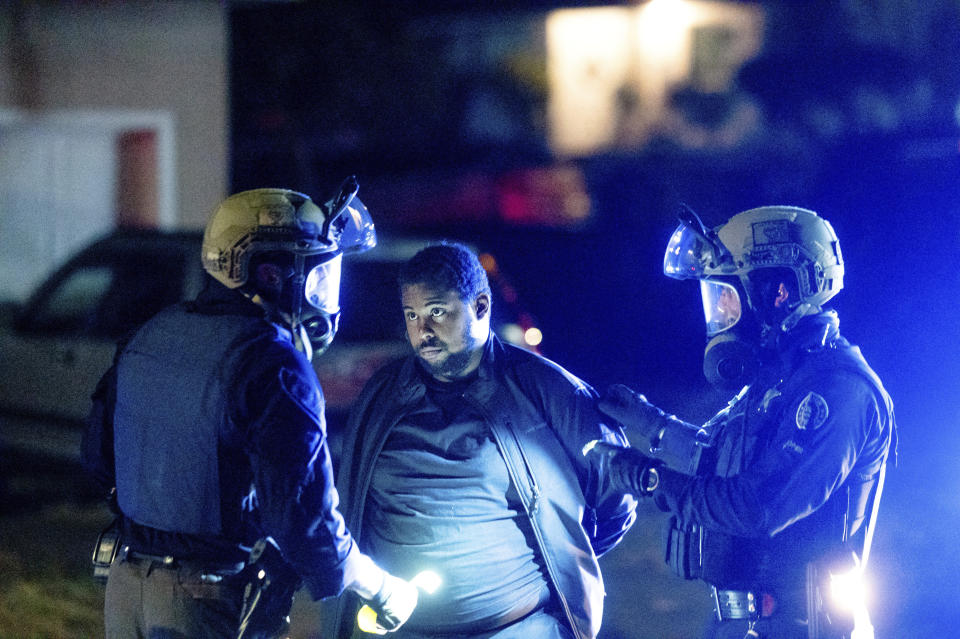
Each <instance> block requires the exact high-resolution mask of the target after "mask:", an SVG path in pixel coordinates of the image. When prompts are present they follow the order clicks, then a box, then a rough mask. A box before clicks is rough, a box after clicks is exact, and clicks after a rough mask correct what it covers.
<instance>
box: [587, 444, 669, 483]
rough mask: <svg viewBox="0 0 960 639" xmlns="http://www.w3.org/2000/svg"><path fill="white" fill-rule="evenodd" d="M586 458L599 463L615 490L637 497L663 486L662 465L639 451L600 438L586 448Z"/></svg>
mask: <svg viewBox="0 0 960 639" xmlns="http://www.w3.org/2000/svg"><path fill="white" fill-rule="evenodd" d="M583 455H584V457H586V458H588V459H591V458H593V459H594V460H598V461H599V463H600V467H601V469H602V471H601V472H605V473H606V476H607V478H608V479H609V480H610V483H611V484H612V485H613V486H614V488H616V489H618V490H620V491H622V492H627V493H633V494H634V495H638V496H645V495H650V494H651V493H653V491H654V490H656V488H657V486H658V485H659V483H660V471H659V467H660V463H659V462H658V461H657V460H655V459H651V458H650V457H647V456H646V455H644V454H643V453H641V452H640V451H639V450H637V449H636V448H627V447H624V446H615V445H613V444H608V443H606V442H604V441H601V440H599V439H595V440H593V441H591V442H589V443H588V444H587V445H586V446H584V447H583Z"/></svg>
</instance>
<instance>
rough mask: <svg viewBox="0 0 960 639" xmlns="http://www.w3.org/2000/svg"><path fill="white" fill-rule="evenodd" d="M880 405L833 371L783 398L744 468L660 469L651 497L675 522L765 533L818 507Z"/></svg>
mask: <svg viewBox="0 0 960 639" xmlns="http://www.w3.org/2000/svg"><path fill="white" fill-rule="evenodd" d="M879 415H880V412H879V410H878V407H877V405H876V400H875V398H874V396H873V393H872V391H871V390H870V388H869V387H868V386H867V384H866V382H865V381H863V380H861V379H859V378H858V377H857V376H855V375H852V374H851V375H847V374H842V375H835V376H831V377H830V378H829V379H825V380H820V381H819V382H815V383H812V384H810V385H809V386H808V387H807V388H806V389H805V390H804V391H801V392H799V393H797V394H796V396H794V397H792V398H791V399H790V400H789V401H788V403H786V404H785V406H784V410H783V411H782V413H781V415H780V416H779V419H778V422H777V423H776V424H775V425H773V427H774V428H776V431H775V433H774V434H773V436H772V438H771V439H770V441H769V442H768V443H767V445H765V446H764V447H763V451H762V452H761V453H760V455H759V456H758V457H757V459H755V461H754V462H753V463H751V465H750V466H749V467H747V468H746V470H745V471H743V472H741V473H739V474H737V475H734V476H731V477H716V476H706V477H695V478H694V477H689V476H687V475H684V474H681V473H677V472H674V471H670V470H663V471H662V473H661V477H660V482H661V483H660V489H659V490H658V494H657V497H656V498H657V504H658V505H659V506H660V507H661V508H662V509H664V510H669V511H671V512H673V513H675V514H676V515H677V516H678V517H679V518H680V519H681V521H684V522H686V523H697V524H700V525H702V526H705V527H708V528H712V529H716V530H719V531H722V532H725V533H728V534H731V535H737V536H742V537H763V536H772V535H775V534H776V533H778V532H779V531H781V530H783V529H784V528H786V527H787V526H789V525H791V524H792V523H794V522H796V521H797V520H799V519H802V518H804V517H806V516H808V515H810V514H811V513H813V512H814V511H815V510H817V509H818V508H820V507H821V506H822V505H823V504H824V503H825V502H826V501H827V499H828V498H829V497H830V496H831V495H832V494H833V493H834V491H835V490H837V489H838V488H839V487H840V486H841V484H842V483H843V482H844V481H845V479H846V478H847V476H848V475H849V474H850V472H851V470H852V469H853V466H854V463H855V462H856V460H857V457H858V455H859V453H860V451H861V450H862V449H863V447H864V445H865V443H866V441H867V438H868V434H869V433H870V432H871V429H875V428H876V426H877V424H878V423H879Z"/></svg>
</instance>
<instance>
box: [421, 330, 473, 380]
mask: <svg viewBox="0 0 960 639" xmlns="http://www.w3.org/2000/svg"><path fill="white" fill-rule="evenodd" d="M463 344H464V348H463V349H462V350H460V351H458V352H456V353H451V352H450V351H449V350H447V344H446V342H442V341H440V340H439V339H437V338H436V337H434V338H432V339H430V340H427V341H425V342H423V343H422V344H420V348H424V347H440V348H442V349H443V351H444V352H445V353H446V355H447V356H446V357H444V358H443V359H441V360H438V361H435V362H429V361H427V360H425V359H424V358H423V357H420V362H421V363H422V364H423V365H424V367H426V369H427V370H428V371H429V372H430V374H431V375H433V376H434V377H445V378H447V379H455V378H457V377H460V376H461V374H462V372H463V370H464V369H465V368H467V366H469V365H470V360H471V359H472V358H473V355H474V353H475V352H476V349H477V345H478V340H476V339H475V338H474V337H473V336H472V335H470V332H469V329H465V330H464V334H463ZM418 357H419V349H418Z"/></svg>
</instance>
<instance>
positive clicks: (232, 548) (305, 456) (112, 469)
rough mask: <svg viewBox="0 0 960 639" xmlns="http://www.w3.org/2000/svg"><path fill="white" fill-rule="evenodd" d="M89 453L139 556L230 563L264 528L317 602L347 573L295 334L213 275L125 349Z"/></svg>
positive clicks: (309, 382) (319, 400)
mask: <svg viewBox="0 0 960 639" xmlns="http://www.w3.org/2000/svg"><path fill="white" fill-rule="evenodd" d="M93 399H94V406H93V411H92V412H91V415H90V418H89V420H88V430H87V433H86V436H85V440H84V452H83V459H84V463H85V465H86V467H87V468H88V470H90V471H91V472H92V473H93V474H94V476H95V477H96V478H98V479H99V481H100V482H101V483H102V484H103V485H104V487H105V488H110V487H112V486H116V487H117V495H118V502H119V506H120V509H121V511H122V512H123V515H124V522H123V523H124V532H125V539H124V542H125V543H126V544H129V545H130V546H131V548H132V549H133V550H135V551H139V552H142V553H148V554H154V555H172V556H174V557H178V558H183V559H191V560H198V561H202V562H211V563H224V562H228V561H231V562H235V561H237V560H238V559H241V560H242V559H244V558H246V555H247V553H248V552H249V549H250V546H251V545H252V543H253V542H254V541H255V540H256V539H257V538H258V537H261V536H266V535H269V536H272V537H273V538H274V539H275V540H276V541H277V543H278V544H279V545H280V547H281V549H282V551H283V552H284V555H285V557H286V558H287V560H288V561H289V562H290V563H291V564H292V565H293V566H294V567H295V568H296V569H297V572H298V573H300V575H301V576H302V577H303V579H304V583H305V585H306V586H307V587H308V588H309V589H310V592H311V594H312V595H313V596H314V597H315V598H321V597H328V596H333V595H337V594H339V593H340V592H341V591H342V590H343V588H344V587H345V585H346V584H348V583H349V582H350V580H351V579H352V575H351V574H348V573H349V568H348V562H347V556H348V554H349V552H350V550H351V548H352V547H353V540H352V538H351V536H350V534H349V532H348V531H347V530H346V529H345V528H344V526H343V519H342V517H341V515H340V513H339V511H338V510H337V505H338V496H337V493H336V490H335V488H334V485H333V470H332V465H331V462H330V456H329V452H328V449H327V443H326V432H325V425H324V417H323V396H322V394H321V391H320V387H319V383H318V382H317V378H316V374H315V373H314V371H313V369H312V367H311V366H310V363H309V362H308V361H307V359H306V358H305V357H304V356H303V355H302V354H301V353H300V352H298V351H297V350H296V349H295V348H294V346H293V344H292V340H291V336H290V333H289V331H287V330H286V329H284V328H283V327H282V326H280V325H278V324H275V323H273V322H270V321H268V320H267V319H266V318H265V317H264V311H263V309H262V308H261V307H259V306H257V305H255V304H253V303H252V302H250V301H249V300H247V299H246V298H245V297H243V296H242V295H241V294H240V293H238V292H236V291H231V290H228V289H226V288H225V287H223V286H222V285H220V284H218V283H214V282H212V281H211V283H210V284H209V285H208V287H207V288H206V289H205V290H204V292H203V293H201V295H200V296H199V297H198V299H197V300H196V301H195V302H185V303H181V304H178V305H175V306H173V307H170V308H168V309H165V310H164V311H161V312H160V313H159V314H157V315H156V316H155V317H153V318H152V319H151V320H149V321H148V322H147V323H146V324H145V325H144V326H143V327H142V328H141V329H140V330H139V331H138V332H137V333H136V334H135V335H133V336H132V338H131V339H130V340H128V341H127V342H126V343H124V344H121V345H120V347H119V349H118V353H117V357H116V360H115V363H114V366H113V367H112V368H111V369H110V370H109V371H108V372H107V374H106V375H105V376H104V377H103V379H102V380H101V382H100V384H99V385H98V388H97V390H96V391H95V393H94V397H93Z"/></svg>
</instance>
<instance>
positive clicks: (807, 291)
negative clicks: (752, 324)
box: [663, 206, 843, 334]
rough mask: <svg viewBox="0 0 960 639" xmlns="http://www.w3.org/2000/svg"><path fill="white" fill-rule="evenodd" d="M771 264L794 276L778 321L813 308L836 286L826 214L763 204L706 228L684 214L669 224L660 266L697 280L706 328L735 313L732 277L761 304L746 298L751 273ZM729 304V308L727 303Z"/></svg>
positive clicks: (834, 249)
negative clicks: (669, 233) (789, 297)
mask: <svg viewBox="0 0 960 639" xmlns="http://www.w3.org/2000/svg"><path fill="white" fill-rule="evenodd" d="M774 269H778V270H779V271H778V272H783V271H785V272H789V273H792V274H793V276H794V277H795V282H793V284H794V285H795V287H796V290H797V298H798V299H795V300H793V301H792V303H791V304H790V307H789V308H790V311H791V312H790V314H789V319H788V320H784V322H785V323H784V324H783V326H782V327H783V328H784V329H787V328H789V325H792V323H795V322H796V320H797V319H799V318H800V317H802V316H803V315H807V314H810V313H814V312H817V311H819V310H820V308H821V307H822V306H823V304H825V303H826V302H827V301H828V300H829V299H830V298H832V297H833V296H834V295H836V294H837V293H838V292H839V291H840V289H841V288H843V258H842V256H841V254H840V242H839V240H838V239H837V235H836V233H835V232H834V230H833V227H832V226H831V225H830V223H829V222H827V221H826V220H824V219H823V218H821V217H820V216H818V215H817V214H816V213H814V212H813V211H810V210H808V209H803V208H799V207H795V206H764V207H759V208H755V209H750V210H748V211H743V212H742V213H738V214H737V215H734V216H733V217H732V218H730V220H728V221H727V222H726V223H725V224H722V225H720V226H718V227H716V228H714V229H712V230H706V229H704V228H703V227H702V226H699V228H698V225H697V224H693V223H691V222H687V221H684V222H683V223H682V224H681V225H680V226H679V227H678V228H677V230H676V231H675V232H674V234H673V236H672V237H671V238H670V242H669V244H668V246H667V252H666V254H665V255H664V262H663V270H664V273H665V274H666V275H667V276H669V277H672V278H675V279H697V280H700V281H701V290H702V292H703V301H704V311H705V313H706V315H707V327H708V333H709V334H716V333H719V332H721V331H723V330H726V329H727V328H730V327H731V326H733V325H734V324H736V322H737V320H739V299H737V300H736V301H735V302H736V303H731V302H726V303H723V302H721V301H720V300H722V299H723V298H724V297H726V298H730V297H731V296H732V295H736V296H737V297H739V292H738V287H736V286H733V285H731V281H735V280H739V282H740V284H741V286H742V289H740V290H743V291H745V292H746V293H747V297H748V304H750V307H751V308H753V309H754V310H758V311H761V310H763V309H762V308H761V306H762V304H761V300H759V299H749V298H751V297H752V294H751V293H752V291H755V290H756V282H757V280H758V279H759V278H758V277H757V276H758V275H761V274H763V273H764V272H765V271H766V270H771V271H772V270H774ZM734 306H735V307H736V312H731V308H733V307H734Z"/></svg>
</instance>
